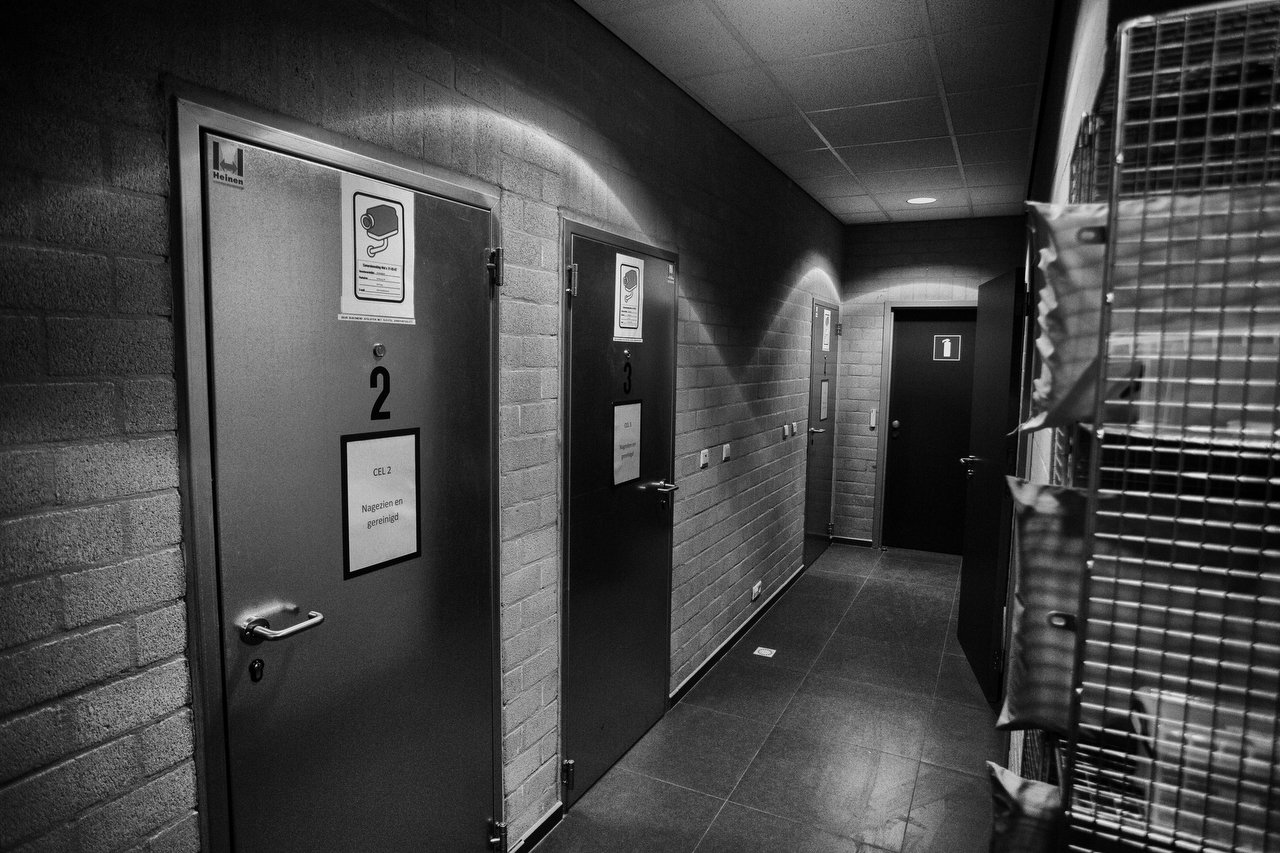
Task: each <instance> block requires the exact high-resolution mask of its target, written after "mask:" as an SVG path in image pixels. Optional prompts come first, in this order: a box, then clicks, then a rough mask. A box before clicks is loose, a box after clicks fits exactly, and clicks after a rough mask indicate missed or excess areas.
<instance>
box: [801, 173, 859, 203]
mask: <svg viewBox="0 0 1280 853" xmlns="http://www.w3.org/2000/svg"><path fill="white" fill-rule="evenodd" d="M796 183H797V184H799V185H800V186H802V187H804V189H805V191H806V192H808V193H809V195H811V196H813V197H814V198H816V199H827V198H840V197H841V196H855V195H864V194H865V193H866V191H865V190H864V189H863V187H862V184H861V183H859V182H858V179H857V178H855V177H854V176H853V175H847V174H846V175H831V176H828V177H823V178H800V179H799V180H797V181H796Z"/></svg>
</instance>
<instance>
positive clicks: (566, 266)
mask: <svg viewBox="0 0 1280 853" xmlns="http://www.w3.org/2000/svg"><path fill="white" fill-rule="evenodd" d="M574 237H585V238H587V239H589V240H595V241H596V242H599V243H605V244H607V245H610V246H615V247H617V248H619V249H623V250H625V251H630V252H636V253H639V254H644V255H649V256H650V257H655V258H659V259H661V260H663V261H666V262H667V263H670V264H672V265H673V266H674V267H675V271H676V284H675V293H674V294H672V297H673V298H672V309H673V315H672V322H674V323H675V326H676V327H675V329H674V330H673V334H672V335H671V401H670V402H671V426H670V429H671V450H672V457H671V481H672V482H674V481H675V468H676V460H675V447H676V415H677V411H676V400H677V395H676V377H677V376H678V375H679V373H678V369H679V368H678V365H677V363H676V355H677V353H678V352H679V351H680V257H679V254H678V253H677V252H676V251H675V249H674V248H669V247H666V246H658V245H654V244H651V243H645V242H642V241H641V240H637V239H632V238H629V237H624V236H622V235H620V234H617V233H614V232H612V231H606V230H604V229H602V228H599V227H597V226H595V225H592V224H588V223H587V222H584V221H583V220H581V219H579V218H576V217H572V216H569V215H567V214H566V213H565V212H564V211H563V210H562V211H561V215H560V256H561V277H560V281H561V282H562V284H563V285H564V288H563V291H562V295H561V309H560V341H561V345H560V350H561V354H560V395H561V396H560V436H561V440H560V447H561V454H560V519H561V524H560V576H559V583H560V598H559V605H560V698H561V701H560V718H559V720H558V723H559V731H560V735H559V740H560V742H559V744H558V747H559V749H558V757H559V759H560V760H561V761H563V760H564V759H565V757H566V756H565V754H564V751H565V749H564V747H565V737H564V733H565V729H564V717H565V714H564V706H565V702H564V697H565V696H566V695H567V693H566V690H565V688H566V686H567V685H566V682H567V681H568V678H569V672H568V667H566V666H565V665H564V662H565V653H566V651H565V650H566V649H567V648H568V643H569V629H570V626H571V623H572V618H573V614H572V613H571V612H570V610H569V584H568V577H569V535H570V528H571V522H572V519H571V518H570V516H569V490H570V482H569V480H570V475H571V473H572V472H571V466H570V461H571V459H572V457H573V436H572V435H571V432H572V430H571V424H572V418H571V413H572V406H573V390H572V389H573V334H572V333H573V326H572V317H571V316H570V313H569V307H570V305H571V303H570V301H569V300H570V298H571V297H570V295H569V294H570V284H569V281H570V279H569V275H570V269H571V267H570V264H572V262H573V260H572V259H573V238H574ZM675 500H676V497H675V495H674V494H673V495H672V502H671V503H672V505H671V531H670V533H669V534H668V536H667V549H666V553H667V560H666V562H667V565H666V577H667V582H666V599H667V606H666V614H667V620H666V627H665V630H664V635H665V637H666V644H667V654H666V659H667V681H668V684H667V685H666V687H665V689H664V690H663V697H664V699H665V700H666V710H667V711H669V710H670V709H671V696H670V693H671V685H670V683H669V682H670V680H671V578H672V573H673V571H674V570H675V565H674V563H675V560H674V556H675V552H674V546H675ZM663 713H664V716H665V713H666V711H664V712H663ZM563 779H564V777H563V774H562V773H559V772H557V774H556V780H557V787H558V789H559V794H560V803H561V805H562V806H563V803H564V801H565V796H564V794H565V791H564V787H563V786H564V781H563Z"/></svg>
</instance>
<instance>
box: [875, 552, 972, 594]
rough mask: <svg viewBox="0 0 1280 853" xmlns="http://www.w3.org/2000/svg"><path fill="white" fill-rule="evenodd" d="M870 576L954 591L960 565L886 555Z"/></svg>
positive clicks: (958, 577)
mask: <svg viewBox="0 0 1280 853" xmlns="http://www.w3.org/2000/svg"><path fill="white" fill-rule="evenodd" d="M871 576H872V577H873V578H878V579H880V580H886V581H898V582H899V583H914V584H923V585H925V586H933V587H939V588H942V589H948V590H951V591H954V590H955V586H956V582H957V581H958V580H959V579H960V566H959V564H956V565H951V564H949V563H941V562H933V561H922V560H911V559H904V558H901V557H890V556H887V555H886V556H885V557H883V558H882V559H881V560H880V564H879V565H878V566H876V570H875V571H874V572H873V573H872V575H871Z"/></svg>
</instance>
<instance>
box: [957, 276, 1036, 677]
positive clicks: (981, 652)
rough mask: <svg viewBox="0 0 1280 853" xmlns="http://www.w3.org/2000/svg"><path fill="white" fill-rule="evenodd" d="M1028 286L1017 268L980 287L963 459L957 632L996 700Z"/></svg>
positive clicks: (966, 651)
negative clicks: (966, 447)
mask: <svg viewBox="0 0 1280 853" xmlns="http://www.w3.org/2000/svg"><path fill="white" fill-rule="evenodd" d="M1023 294H1024V290H1023V286H1022V283H1021V282H1020V281H1019V280H1018V276H1016V275H1014V274H1013V273H1009V274H1007V275H1003V276H1001V277H999V278H995V279H992V280H991V281H988V282H986V283H985V284H983V285H982V286H981V287H979V288H978V320H977V330H976V340H975V341H974V355H973V405H972V417H971V420H970V427H969V452H968V453H967V454H966V455H965V456H964V458H963V459H962V460H958V461H959V462H960V465H961V469H962V470H963V471H964V472H965V477H966V481H967V485H966V498H965V524H964V531H965V537H964V559H963V562H962V563H961V566H960V608H959V624H958V628H957V637H958V638H959V640H960V647H961V648H963V649H964V652H965V656H966V657H967V658H968V659H969V666H970V667H972V668H973V673H974V675H975V676H977V679H978V683H979V684H981V685H982V689H983V692H985V693H986V695H987V698H988V699H989V700H991V701H993V702H994V701H996V700H998V699H999V697H1000V675H1001V671H1002V664H1003V661H1002V659H1001V658H1002V652H1001V649H1002V646H1003V643H1004V636H1003V635H1004V624H1003V620H1002V612H1003V608H1004V601H1005V586H1006V582H1007V579H1008V573H1009V546H1010V537H1011V535H1012V526H1013V501H1012V499H1011V498H1010V495H1009V487H1008V485H1007V484H1006V482H1005V475H1006V474H1012V473H1014V468H1015V456H1016V452H1017V445H1018V442H1017V439H1016V438H1015V437H1014V435H1013V432H1014V429H1015V428H1016V427H1017V425H1018V391H1019V380H1020V377H1019V372H1018V369H1019V367H1020V363H1021V358H1020V357H1021V349H1022V345H1023V339H1024V332H1025V330H1024V328H1023V306H1024V296H1023Z"/></svg>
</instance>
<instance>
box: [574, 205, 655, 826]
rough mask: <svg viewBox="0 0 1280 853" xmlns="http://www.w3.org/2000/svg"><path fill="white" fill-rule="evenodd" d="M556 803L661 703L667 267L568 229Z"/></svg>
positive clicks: (609, 758) (600, 769)
mask: <svg viewBox="0 0 1280 853" xmlns="http://www.w3.org/2000/svg"><path fill="white" fill-rule="evenodd" d="M565 240H566V245H565V249H566V263H567V264H568V268H569V270H570V278H571V282H573V283H572V284H571V290H572V291H576V292H575V293H573V294H572V295H570V296H569V297H568V308H567V312H566V326H567V328H566V334H567V337H568V341H567V345H566V352H567V356H568V359H567V364H566V371H565V372H566V377H567V386H568V387H567V393H566V397H567V399H566V406H567V416H566V422H567V424H568V430H567V432H568V435H567V446H568V454H567V455H568V460H567V465H566V481H567V482H566V490H565V494H566V512H565V528H564V529H565V548H564V560H565V563H564V609H563V619H564V707H563V721H564V732H563V736H564V757H565V758H566V759H568V760H571V761H573V784H572V786H571V787H570V786H566V790H565V791H564V795H563V796H564V801H565V804H566V805H571V804H572V803H573V802H575V801H576V800H577V799H578V798H579V797H580V796H582V794H583V793H584V792H585V791H586V790H587V789H588V788H589V787H591V785H592V784H593V783H594V782H595V781H596V780H597V779H599V778H600V776H602V775H603V774H604V773H605V771H607V770H608V769H609V768H610V767H612V766H613V765H614V763H616V762H617V760H618V759H619V758H621V757H622V755H623V753H625V752H626V751H627V750H628V749H630V748H631V746H632V745H633V744H635V742H636V741H637V740H639V739H640V737H641V736H642V735H643V734H644V733H645V732H646V731H648V730H649V728H650V727H651V726H652V725H653V724H654V723H656V722H657V721H658V720H660V719H661V718H662V715H663V714H664V713H665V712H666V707H667V686H668V678H669V670H670V656H671V655H670V648H671V645H670V624H671V616H670V610H671V522H672V508H673V505H674V501H675V489H676V485H675V484H674V483H673V482H672V471H673V446H674V445H673V434H674V427H675V421H674V410H675V405H674V403H675V393H674V384H675V383H674V379H675V377H674V364H675V263H676V259H675V256H673V255H668V254H666V253H663V252H659V251H658V250H656V249H651V248H646V247H643V246H639V245H636V244H633V243H630V242H625V241H621V240H619V239H617V238H614V237H610V236H609V235H606V234H602V233H600V232H597V231H594V230H592V229H588V228H585V227H583V226H579V225H576V224H573V223H566V237H565Z"/></svg>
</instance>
